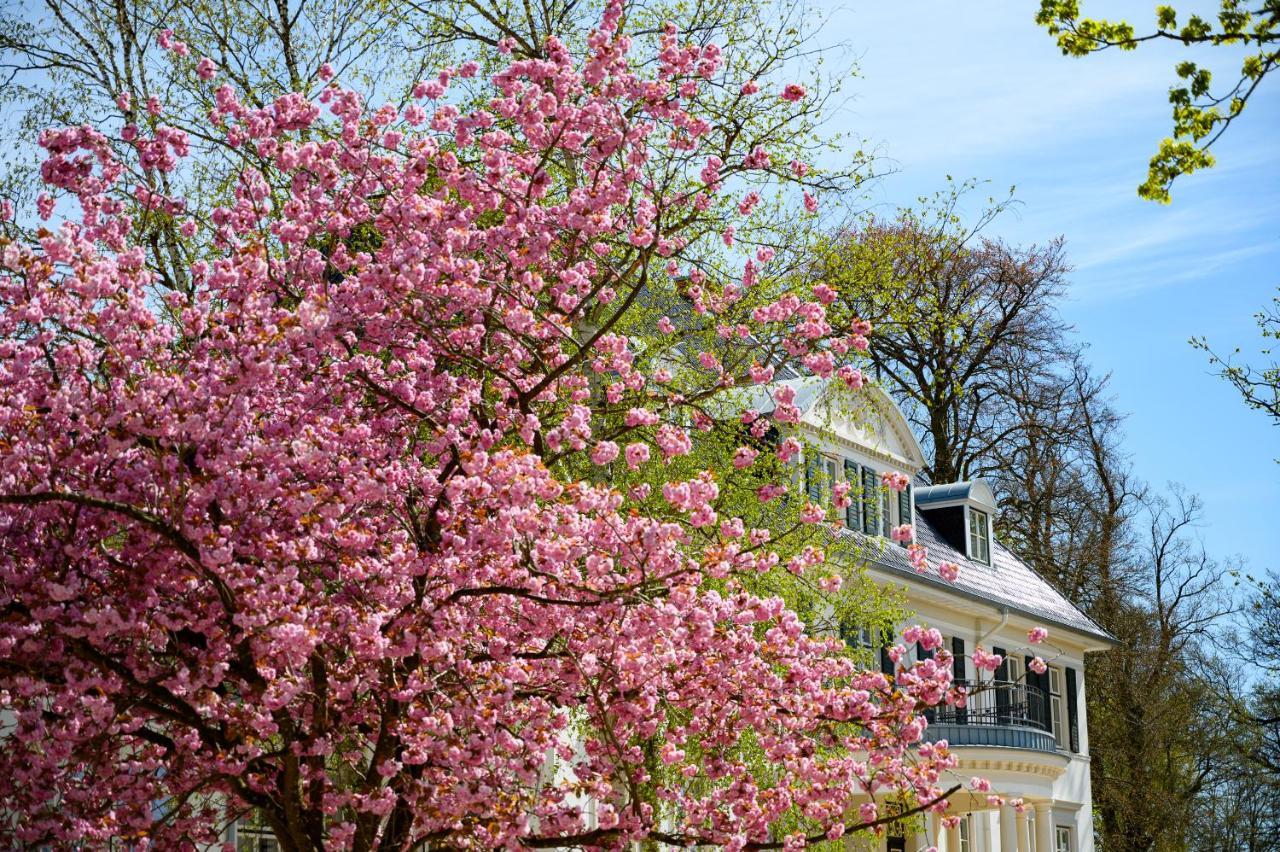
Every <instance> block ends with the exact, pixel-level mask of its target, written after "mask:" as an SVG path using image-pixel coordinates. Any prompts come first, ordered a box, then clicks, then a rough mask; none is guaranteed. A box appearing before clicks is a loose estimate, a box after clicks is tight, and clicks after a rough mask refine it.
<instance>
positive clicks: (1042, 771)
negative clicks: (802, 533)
mask: <svg viewBox="0 0 1280 852" xmlns="http://www.w3.org/2000/svg"><path fill="white" fill-rule="evenodd" d="M793 387H796V388H797V391H798V392H797V396H796V404H797V405H798V406H799V407H800V408H801V410H802V411H803V412H804V418H803V421H802V425H801V428H800V430H799V432H800V434H801V436H802V437H803V438H804V439H805V440H806V443H807V444H808V449H806V452H807V453H808V454H809V458H808V459H806V460H805V461H804V462H803V464H802V466H801V467H802V470H801V471H800V472H799V475H798V480H799V482H798V483H797V484H798V485H800V486H801V487H803V488H806V489H809V491H810V499H813V497H814V495H815V493H817V489H819V486H813V485H812V482H813V480H812V479H811V477H812V476H813V472H814V471H815V470H817V471H821V473H822V475H823V476H822V479H823V480H825V481H828V483H829V479H830V477H831V476H832V475H834V477H835V478H836V479H837V480H841V479H850V480H851V481H852V477H853V476H855V475H856V476H857V478H858V485H862V484H864V483H865V482H867V481H868V479H867V478H866V477H865V476H864V473H865V471H866V470H867V469H870V470H872V471H873V472H874V473H876V474H882V473H885V472H888V471H896V472H899V473H905V474H908V475H909V476H912V477H913V478H914V477H915V475H916V474H918V473H919V471H920V470H921V468H922V467H923V465H924V459H923V456H922V454H921V450H920V447H919V445H918V444H917V443H916V441H915V439H914V438H913V436H912V433H911V431H910V428H909V426H908V424H907V423H906V421H905V419H904V418H903V417H902V414H901V412H900V411H898V409H897V407H896V406H895V405H894V404H893V403H892V402H891V401H890V400H889V399H888V397H887V396H885V395H884V394H882V393H879V392H872V393H871V394H868V395H866V398H865V400H864V401H863V402H862V403H860V404H858V407H856V408H854V409H853V410H852V411H850V412H841V411H840V410H839V406H836V405H829V404H826V403H824V402H823V401H822V400H821V399H818V398H817V396H816V394H815V393H813V392H812V391H810V388H812V387H813V386H812V385H810V384H809V383H808V382H807V381H805V380H797V381H796V382H795V383H794V384H793ZM806 393H808V397H807V398H806ZM876 478H877V480H878V476H877V477H876ZM821 491H822V497H823V498H825V499H829V494H830V491H829V489H821ZM885 497H886V495H885V494H883V493H879V494H874V495H868V494H867V493H866V492H865V491H864V492H863V493H862V495H861V502H862V504H863V508H862V510H861V514H856V513H855V514H851V515H850V516H849V517H848V519H847V521H845V526H847V527H849V528H850V529H851V530H854V531H856V535H855V534H854V533H848V534H847V535H850V536H853V537H855V538H857V539H858V540H859V541H860V542H862V543H863V544H864V547H863V551H864V552H868V551H869V552H868V553H867V558H868V559H869V561H870V563H871V564H870V568H869V574H870V576H871V577H872V578H873V579H875V580H876V581H878V582H881V583H886V584H894V585H896V586H898V587H901V588H903V589H904V590H905V594H906V599H907V607H908V609H910V610H912V611H913V612H914V613H915V616H914V617H913V618H912V623H919V624H923V625H926V626H928V627H933V628H937V629H938V630H939V631H941V633H942V634H943V636H944V642H945V647H947V648H948V649H949V650H953V651H955V652H956V653H957V657H959V658H960V659H959V660H958V661H957V663H956V668H955V675H956V678H957V679H958V680H959V679H961V678H963V679H964V681H965V682H966V683H967V684H968V685H970V686H971V687H972V688H974V689H975V691H976V694H975V695H973V696H972V698H971V700H970V703H969V705H968V707H967V709H966V710H964V711H956V710H949V711H948V710H943V711H940V712H937V713H934V714H931V715H932V716H933V717H934V718H933V719H932V720H931V724H930V729H929V734H928V738H929V739H947V740H948V742H949V743H950V744H951V746H952V751H953V753H954V754H955V755H956V756H957V757H958V758H959V761H960V763H959V766H958V768H957V769H956V770H955V771H954V773H953V776H954V777H952V778H950V779H946V780H947V781H949V783H946V784H945V786H947V787H949V786H951V785H952V784H962V785H963V789H962V791H961V792H960V793H958V794H956V795H955V796H953V797H952V799H951V802H952V809H951V810H950V811H949V812H948V813H952V814H956V813H958V814H962V815H963V817H962V823H963V824H962V825H961V826H958V827H955V828H951V829H944V828H942V826H941V824H940V820H939V819H938V818H937V817H936V816H930V817H928V818H924V819H921V818H919V817H917V818H916V820H915V822H916V823H917V829H918V830H915V831H912V832H911V836H906V837H883V838H880V839H879V840H878V841H875V842H872V843H871V844H870V846H869V847H868V842H867V841H866V840H851V841H850V848H855V849H856V848H871V849H879V850H884V851H885V852H894V850H906V852H911V850H923V849H927V848H929V847H931V846H936V847H937V848H938V849H939V850H941V852H1015V850H1016V852H1093V850H1094V839H1093V825H1092V811H1093V798H1092V793H1091V790H1090V780H1089V735H1088V717H1087V711H1086V702H1085V690H1086V685H1085V678H1084V657H1085V654H1086V653H1088V652H1091V651H1102V650H1106V649H1107V648H1109V647H1110V646H1111V641H1110V637H1108V636H1107V635H1106V634H1105V632H1103V631H1102V630H1101V629H1100V628H1098V627H1097V626H1096V625H1094V624H1093V623H1092V622H1091V621H1089V619H1088V618H1087V617H1086V616H1084V615H1083V614H1082V613H1080V612H1079V610H1077V609H1076V608H1075V607H1074V606H1072V605H1071V604H1070V603H1069V602H1068V601H1066V600H1065V599H1064V598H1063V597H1062V596H1061V595H1060V594H1059V593H1058V592H1057V591H1056V590H1054V589H1053V588H1052V587H1051V586H1049V584H1048V583H1046V582H1045V581H1044V580H1043V579H1042V578H1040V577H1039V576H1038V575H1036V574H1035V573H1034V572H1033V571H1031V569H1030V568H1028V567H1027V566H1026V565H1025V564H1023V563H1022V562H1021V561H1020V560H1018V559H1017V557H1016V556H1014V555H1013V554H1011V553H1010V552H1009V551H1007V550H1005V549H1004V548H1003V547H1001V546H1000V545H999V542H998V540H997V539H996V538H995V536H994V529H993V524H992V521H991V519H992V518H993V517H994V510H995V508H996V507H995V502H994V497H993V496H992V494H991V491H990V489H989V488H988V487H987V486H986V485H985V484H983V483H981V482H975V483H969V484H963V485H962V484H957V485H955V486H952V487H950V488H946V487H930V488H919V487H918V486H917V487H914V488H912V490H911V492H909V493H908V494H906V495H905V496H900V495H896V494H893V495H888V497H889V499H885ZM868 505H870V506H872V507H873V508H872V509H871V511H872V512H873V514H879V515H880V516H879V517H877V518H874V519H873V520H874V523H873V522H871V521H868V517H867V515H866V512H867V511H868V510H867V508H866V507H867V506H868ZM883 513H887V516H888V523H886V522H885V521H884V520H883V518H884V514H883ZM837 515H838V516H839V517H841V518H842V519H844V516H845V513H844V512H843V511H838V512H837ZM902 523H913V525H914V527H915V530H916V539H917V541H920V542H921V543H922V544H925V545H926V546H927V547H929V549H930V558H929V560H928V568H927V570H926V571H925V573H924V574H917V573H916V572H915V571H914V570H912V569H911V568H910V567H909V565H908V564H907V560H906V556H905V550H904V549H902V548H901V547H899V545H897V544H894V543H892V542H890V541H889V540H888V539H885V538H883V536H885V535H886V534H887V532H888V529H889V528H890V527H892V526H896V525H898V524H902ZM868 533H870V534H871V535H872V536H873V537H874V538H877V539H880V541H879V542H877V543H876V544H873V546H872V547H870V548H867V547H865V544H866V542H867V539H868ZM941 560H947V561H954V562H956V563H957V564H959V565H960V569H961V575H960V578H959V579H958V580H957V581H956V582H955V583H950V582H947V581H945V580H944V579H943V578H941V577H940V576H939V574H938V571H937V565H938V564H939V562H940V561H941ZM1033 627H1045V628H1047V629H1048V630H1049V639H1048V640H1047V641H1046V642H1045V643H1043V644H1041V645H1036V646H1033V647H1034V651H1030V652H1029V651H1027V648H1028V640H1027V632H1028V631H1029V630H1030V629H1031V628H1033ZM864 641H865V639H864ZM899 641H900V640H899ZM976 647H981V648H983V649H984V650H985V651H988V652H990V651H992V650H997V651H1005V654H1004V656H1005V657H1006V663H1005V665H1004V666H1003V667H1002V668H1001V669H1000V670H999V671H997V672H996V673H995V674H994V675H993V674H987V673H981V674H982V676H981V677H979V674H980V673H978V672H977V671H976V670H975V668H974V666H973V663H972V660H971V659H970V658H969V655H970V654H972V651H973V649H974V648H976ZM873 653H875V650H874V649H873ZM913 653H914V651H913ZM1028 653H1033V654H1035V655H1038V656H1041V657H1043V658H1044V659H1045V660H1046V661H1047V662H1048V663H1049V666H1050V668H1049V670H1048V671H1047V672H1046V673H1045V674H1044V675H1043V676H1037V675H1034V674H1032V675H1031V677H1030V678H1028V673H1027V671H1026V659H1027V657H1026V655H1027V654H1028ZM888 665H889V664H888V663H887V662H886V666H888ZM887 670H891V669H887ZM973 776H979V777H983V778H986V779H987V780H989V781H990V782H991V785H992V791H991V793H992V794H998V795H999V796H1001V797H1003V798H1004V799H1005V800H1006V801H1009V802H1014V801H1016V800H1020V801H1021V803H1022V807H1021V808H1015V807H1014V806H1013V805H1012V804H1006V805H1004V806H1003V807H996V806H993V805H992V804H991V803H990V802H989V800H988V796H989V795H991V794H988V793H971V792H969V791H968V787H969V779H970V778H971V777H973Z"/></svg>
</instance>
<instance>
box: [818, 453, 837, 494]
mask: <svg viewBox="0 0 1280 852" xmlns="http://www.w3.org/2000/svg"><path fill="white" fill-rule="evenodd" d="M837 470H839V468H838V467H837V466H836V460H835V459H832V458H827V457H826V456H823V458H822V472H823V473H824V474H825V475H826V481H825V482H823V483H822V496H823V497H824V498H825V499H826V501H827V502H828V503H829V502H831V499H832V498H831V487H832V486H833V485H835V484H836V471H837Z"/></svg>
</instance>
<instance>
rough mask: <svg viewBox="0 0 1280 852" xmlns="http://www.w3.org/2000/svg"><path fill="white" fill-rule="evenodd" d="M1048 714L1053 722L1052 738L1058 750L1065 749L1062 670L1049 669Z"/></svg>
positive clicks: (1065, 732)
mask: <svg viewBox="0 0 1280 852" xmlns="http://www.w3.org/2000/svg"><path fill="white" fill-rule="evenodd" d="M1049 712H1050V718H1051V719H1052V720H1053V738H1054V740H1055V741H1057V743H1058V748H1060V749H1065V748H1066V747H1067V728H1066V725H1064V724H1062V669H1059V668H1056V667H1054V666H1050V667H1049Z"/></svg>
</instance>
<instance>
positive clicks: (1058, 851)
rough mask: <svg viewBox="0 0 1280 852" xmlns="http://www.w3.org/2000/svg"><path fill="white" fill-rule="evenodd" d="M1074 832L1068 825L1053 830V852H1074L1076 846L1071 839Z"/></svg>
mask: <svg viewBox="0 0 1280 852" xmlns="http://www.w3.org/2000/svg"><path fill="white" fill-rule="evenodd" d="M1071 835H1072V831H1071V827H1070V826H1068V825H1057V826H1054V828H1053V852H1072V850H1073V849H1074V848H1075V846H1074V845H1073V843H1072V839H1071Z"/></svg>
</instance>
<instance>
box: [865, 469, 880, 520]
mask: <svg viewBox="0 0 1280 852" xmlns="http://www.w3.org/2000/svg"><path fill="white" fill-rule="evenodd" d="M862 531H863V532H864V533H866V534H867V535H880V477H879V475H877V474H876V472H875V471H874V470H872V469H871V468H869V467H864V468H863V469H862Z"/></svg>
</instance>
